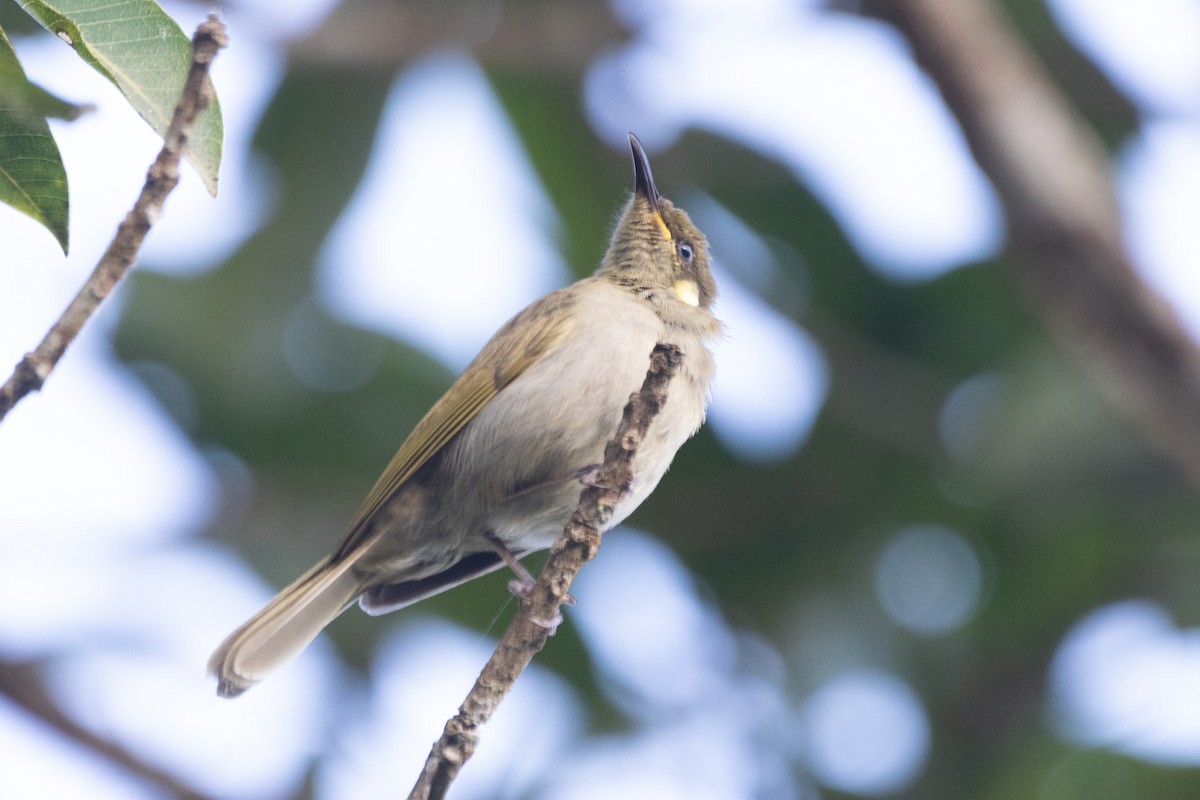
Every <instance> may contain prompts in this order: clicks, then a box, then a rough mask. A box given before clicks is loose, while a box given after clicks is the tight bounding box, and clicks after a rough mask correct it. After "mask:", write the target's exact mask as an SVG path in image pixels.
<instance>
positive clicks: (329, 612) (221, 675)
mask: <svg viewBox="0 0 1200 800" xmlns="http://www.w3.org/2000/svg"><path fill="white" fill-rule="evenodd" d="M355 560H356V559H354V558H353V557H352V556H351V557H348V558H342V559H339V560H338V561H337V562H333V561H332V560H330V559H326V560H325V561H322V562H321V563H320V564H317V565H316V566H315V567H313V568H312V569H310V570H309V571H308V572H307V573H305V574H304V575H302V576H301V577H300V578H299V579H297V580H296V582H295V583H293V584H291V585H290V586H288V587H287V588H286V589H284V590H283V591H281V592H280V593H279V594H278V595H277V596H276V597H275V599H274V600H272V601H271V602H270V603H267V605H266V607H265V608H263V610H262V611H259V612H258V613H257V614H255V615H254V616H253V617H251V618H250V619H249V620H248V621H247V622H246V623H245V624H244V625H242V626H241V627H240V628H238V629H237V630H236V631H234V632H233V633H231V634H229V636H228V637H226V639H225V641H223V642H221V646H220V647H218V648H217V649H216V652H214V653H213V654H212V657H211V658H210V659H209V660H208V673H209V674H210V675H212V676H213V677H215V678H216V679H217V694H219V695H221V696H222V697H237V696H238V695H239V694H241V693H242V692H244V691H246V690H247V689H249V688H250V687H251V686H253V685H254V684H255V683H258V682H259V681H260V680H262V679H263V678H264V677H265V676H266V674H267V673H268V672H270V671H271V670H273V669H275V668H276V667H278V666H281V665H283V664H285V663H287V662H288V661H291V660H292V659H293V658H295V657H296V656H297V655H299V654H300V651H301V650H303V649H304V648H305V647H307V646H308V644H309V643H310V642H311V641H312V640H313V639H315V638H316V637H317V634H318V633H320V632H321V629H322V628H324V627H325V626H326V625H328V624H329V623H330V622H332V621H333V619H334V618H335V617H336V616H337V615H338V614H340V613H342V612H343V611H344V610H346V608H347V607H348V606H349V605H350V604H351V603H353V602H354V600H355V598H357V597H358V595H359V594H360V593H361V592H362V590H363V583H362V579H361V578H359V577H358V576H357V575H356V574H355V570H354V568H353V567H354V562H355Z"/></svg>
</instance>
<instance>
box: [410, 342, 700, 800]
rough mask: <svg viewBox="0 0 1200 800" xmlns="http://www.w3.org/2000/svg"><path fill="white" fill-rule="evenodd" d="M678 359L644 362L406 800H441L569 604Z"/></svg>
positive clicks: (664, 348) (668, 356)
mask: <svg viewBox="0 0 1200 800" xmlns="http://www.w3.org/2000/svg"><path fill="white" fill-rule="evenodd" d="M682 358H683V354H682V353H681V352H680V350H679V348H677V347H675V346H674V345H667V344H659V345H657V346H656V347H655V348H654V350H653V352H652V353H651V354H650V369H649V371H648V372H647V373H646V380H645V382H644V383H643V384H642V388H641V389H640V390H639V391H638V392H637V393H635V394H633V395H631V396H630V398H629V403H628V404H627V405H626V406H625V413H624V416H623V418H622V419H621V425H620V427H618V428H617V433H616V436H614V437H613V439H612V440H611V441H610V442H609V443H608V445H607V447H605V449H604V465H603V466H602V467H601V468H600V471H599V472H598V473H597V475H596V479H595V480H594V481H592V484H594V485H588V486H586V487H585V488H584V490H583V492H582V494H581V495H580V497H579V505H578V506H577V507H576V509H575V513H573V514H572V515H571V519H570V521H569V522H567V525H566V527H565V528H564V529H563V532H562V535H561V536H559V538H558V541H556V542H555V543H554V547H553V548H552V549H551V551H550V559H549V561H547V562H546V566H545V568H543V569H542V573H541V575H539V576H538V580H537V583H536V584H535V585H534V587H533V590H532V591H531V592H530V593H529V596H528V597H527V598H524V599H522V601H521V604H520V608H519V609H518V611H517V615H516V617H514V618H513V621H512V622H511V623H510V624H509V626H508V630H506V631H505V632H504V636H502V637H501V639H500V642H499V643H498V644H497V645H496V650H495V652H494V653H492V657H491V659H489V660H488V663H487V664H486V665H485V666H484V668H483V671H482V672H481V673H480V674H479V678H478V679H477V680H476V681H475V685H474V686H473V687H472V688H471V691H470V693H469V694H467V698H466V700H464V701H463V704H462V706H460V707H459V709H458V713H457V714H456V715H454V716H453V717H451V718H450V720H449V721H448V722H447V723H446V727H445V729H444V730H443V732H442V736H441V738H440V739H438V741H437V742H435V743H434V745H433V749H432V750H431V751H430V753H429V757H428V759H426V761H425V767H424V769H423V770H422V771H421V776H420V778H418V780H417V783H416V786H414V787H413V790H412V793H411V794H409V796H408V797H409V800H441V798H443V797H445V795H446V790H447V789H448V788H449V786H450V784H451V782H452V781H453V780H454V778H455V777H456V776H457V775H458V772H459V770H460V769H461V768H462V765H463V764H464V763H465V762H466V761H467V759H468V758H470V757H471V754H472V753H473V752H474V751H475V745H476V743H477V742H478V740H479V727H480V726H481V725H482V724H483V723H485V722H487V721H488V719H490V718H491V716H492V713H493V712H495V710H496V707H497V706H499V705H500V701H501V700H502V699H504V695H505V694H507V693H508V690H509V689H511V688H512V686H513V684H514V683H515V682H516V680H517V677H518V676H519V675H520V674H521V672H522V671H524V669H525V667H527V666H528V665H529V662H530V661H532V660H533V656H534V655H535V654H536V653H537V652H538V651H539V650H541V649H542V647H543V646H545V644H546V639H547V638H548V637H549V636H550V634H551V633H553V627H554V623H553V622H551V621H552V620H557V619H558V618H559V607H560V606H562V604H563V602H564V601H565V600H566V599H567V598H568V597H569V595H568V594H567V592H568V590H569V589H570V588H571V582H572V581H574V580H575V576H576V575H578V574H579V570H580V568H581V567H582V566H583V563H584V562H585V561H589V560H591V559H592V557H593V556H595V555H596V550H597V548H599V546H600V537H601V532H602V531H603V530H604V527H605V525H606V524H607V522H608V520H609V519H610V518H611V517H612V513H613V507H614V506H615V505H616V503H617V501H618V500H619V499H620V498H621V496H622V495H623V494H625V493H626V492H628V491H629V488H630V487H631V486H632V485H633V469H632V463H633V457H634V454H635V453H636V452H637V449H638V446H639V445H640V444H641V441H642V438H643V437H644V436H645V435H646V430H647V429H648V428H649V427H650V421H651V420H653V419H654V416H655V415H656V414H658V412H659V411H660V410H661V409H662V406H663V404H664V403H665V402H666V399H667V386H668V384H669V383H670V381H671V378H672V377H673V376H674V375H675V372H676V371H677V370H678V369H679V365H680V363H681V361H682Z"/></svg>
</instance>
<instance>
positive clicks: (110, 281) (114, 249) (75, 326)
mask: <svg viewBox="0 0 1200 800" xmlns="http://www.w3.org/2000/svg"><path fill="white" fill-rule="evenodd" d="M227 41H228V37H227V36H226V33H225V26H224V24H222V23H221V21H220V20H219V19H218V18H217V17H216V16H215V15H210V16H209V17H208V19H207V20H205V21H204V22H202V23H201V24H200V27H198V28H197V29H196V33H195V36H193V38H192V67H191V69H190V70H189V71H188V76H187V79H186V81H185V82H184V86H183V94H182V95H181V96H180V98H179V103H178V105H176V106H175V115H174V116H173V117H172V118H171V125H170V127H168V128H167V132H166V133H165V134H164V135H163V147H162V150H160V151H159V153H158V158H156V159H155V160H154V163H153V164H152V165H151V166H150V170H149V171H148V172H147V174H146V183H145V184H144V185H143V186H142V191H141V194H139V195H138V198H137V201H136V202H135V203H134V205H133V209H132V210H131V211H130V212H129V213H128V214H126V215H125V219H124V220H123V221H122V222H121V224H120V225H119V226H118V227H117V233H116V235H115V236H114V237H113V240H112V243H111V244H109V246H108V250H107V251H105V253H104V255H103V256H102V257H101V259H100V262H99V263H98V264H97V265H96V268H95V270H93V271H92V274H91V276H89V277H88V279H87V282H86V283H84V285H83V288H81V289H80V290H79V293H78V294H77V295H75V299H74V300H72V301H71V303H70V305H68V306H67V308H66V310H65V311H63V313H62V316H60V317H59V318H58V321H57V322H55V323H54V325H53V326H52V327H51V328H50V330H49V331H48V332H47V333H46V336H45V338H43V339H42V342H41V344H39V345H38V346H37V348H36V349H35V350H33V351H32V352H30V353H26V354H25V357H24V358H22V359H21V361H20V362H19V363H18V364H17V367H16V369H15V370H14V371H13V374H12V376H11V377H9V379H8V380H7V381H5V383H4V385H3V386H0V420H3V419H4V417H5V415H6V414H8V412H9V411H11V410H12V408H13V406H15V405H16V404H17V403H18V402H20V400H21V398H23V397H25V396H26V395H27V394H29V393H30V392H35V391H37V390H38V389H41V388H42V384H44V383H45V382H46V378H47V377H49V375H50V372H51V371H52V370H53V369H54V367H55V365H57V364H58V361H59V359H61V358H62V356H63V353H64V352H66V349H67V347H68V346H69V345H70V344H71V342H73V341H74V340H75V337H76V336H78V335H79V331H80V330H81V329H82V328H83V326H84V323H86V322H87V321H88V320H89V319H90V318H91V316H92V315H93V314H94V313H95V312H96V309H97V308H99V306H100V303H101V302H103V300H104V298H106V297H108V295H109V294H110V293H111V292H112V290H113V288H114V287H115V286H116V285H117V283H118V282H119V281H120V280H121V278H123V277H124V276H125V274H126V273H127V272H129V270H130V269H131V268H132V267H133V264H134V262H135V261H136V260H137V254H138V250H140V249H141V246H142V241H143V240H144V239H145V238H146V234H147V233H148V232H149V230H150V227H151V226H152V225H153V224H154V222H155V221H156V220H157V219H158V217H159V215H160V214H161V212H162V207H163V203H164V201H166V199H167V195H169V194H170V193H171V190H172V189H174V188H175V185H176V184H177V183H179V159H180V158H181V157H182V156H183V153H184V150H185V149H186V148H187V143H188V141H189V140H190V139H191V136H192V132H193V131H194V130H195V127H196V119H197V118H198V117H199V116H200V112H201V111H203V110H204V109H205V108H207V107H208V106H209V104H210V103H211V102H212V93H213V90H212V84H211V83H210V82H209V80H208V69H209V66H210V65H211V64H212V61H213V59H214V58H215V57H216V54H217V51H218V50H220V49H221V48H222V47H224V46H225V45H226V43H227Z"/></svg>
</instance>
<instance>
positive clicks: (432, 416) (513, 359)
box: [334, 288, 574, 561]
mask: <svg viewBox="0 0 1200 800" xmlns="http://www.w3.org/2000/svg"><path fill="white" fill-rule="evenodd" d="M573 299H574V295H573V293H571V292H570V289H569V288H568V289H562V290H559V291H557V292H554V293H552V294H549V295H546V296H545V297H543V298H541V299H540V300H537V301H535V302H534V303H533V304H531V305H530V306H528V307H527V308H526V309H525V310H524V311H522V312H521V313H519V314H518V315H517V316H515V317H513V318H512V319H511V320H509V321H508V322H507V323H506V324H505V325H504V327H502V328H501V329H500V330H499V331H497V332H496V335H495V336H493V337H492V339H491V341H489V342H488V343H487V345H485V346H484V348H483V350H482V351H481V352H480V353H479V355H478V356H476V357H475V360H474V361H472V362H471V363H470V365H468V366H467V368H466V370H465V371H464V372H463V374H462V375H460V376H459V378H458V380H456V381H455V382H454V384H453V385H452V386H451V387H450V388H449V389H448V390H447V391H446V393H445V394H444V395H442V397H441V399H439V400H438V401H437V402H436V403H434V405H433V408H431V409H429V413H428V414H426V415H425V417H424V418H423V419H422V420H421V421H420V422H418V423H417V426H416V427H415V428H413V430H412V433H410V434H409V435H408V438H407V439H405V440H404V444H402V445H400V450H399V451H397V453H396V455H395V457H394V458H392V461H391V463H390V464H388V466H387V469H385V470H384V471H383V474H382V475H380V476H379V480H378V481H377V482H376V483H375V487H374V488H373V489H371V493H370V494H368V495H367V498H366V500H364V501H363V505H362V507H361V508H360V509H359V511H358V514H357V515H356V516H355V518H354V521H353V523H351V525H350V530H349V533H347V535H346V538H345V540H344V541H343V542H342V544H341V546H340V547H339V548H338V550H337V552H336V553H335V554H334V560H335V561H337V560H339V559H341V558H343V557H345V556H346V555H347V554H349V553H350V552H352V551H353V550H354V549H355V548H357V547H358V545H359V544H360V543H361V542H362V540H363V537H364V536H365V535H366V532H367V525H366V523H367V522H369V521H370V520H371V518H372V517H374V516H375V514H376V513H378V511H379V510H380V508H382V507H383V505H384V504H385V503H386V502H387V501H388V499H389V498H391V497H392V496H393V495H394V494H395V493H396V492H397V491H398V490H399V489H400V487H401V486H403V485H404V483H405V481H407V480H408V479H409V478H411V477H412V476H413V473H415V472H416V471H417V470H418V469H420V468H421V466H422V465H423V464H425V463H426V462H427V461H429V459H430V458H432V457H433V456H434V454H436V453H437V452H438V451H439V450H441V449H442V448H443V447H445V446H446V444H447V443H448V442H449V441H450V440H451V439H453V438H454V435H455V434H457V433H458V432H459V431H461V430H462V429H463V428H464V427H466V425H467V423H469V422H470V421H471V420H472V419H474V418H475V416H476V415H477V414H478V413H479V412H480V411H481V410H482V409H483V408H484V406H486V405H487V404H488V403H489V402H491V400H492V398H494V397H495V396H496V395H497V394H499V393H500V392H501V390H503V389H504V387H506V386H508V384H510V383H512V382H513V381H514V380H516V379H517V377H518V376H519V375H521V373H523V372H524V371H525V370H526V369H528V368H529V367H530V366H531V365H532V364H534V363H536V362H537V361H538V360H539V359H540V358H542V357H543V356H545V355H546V354H547V353H549V352H550V351H552V350H553V349H554V348H556V347H557V346H558V345H559V344H561V343H562V341H563V339H564V338H565V336H566V334H567V332H568V329H569V321H570V318H571V316H572V315H571V313H570V312H571V308H572V306H573V305H574V302H573Z"/></svg>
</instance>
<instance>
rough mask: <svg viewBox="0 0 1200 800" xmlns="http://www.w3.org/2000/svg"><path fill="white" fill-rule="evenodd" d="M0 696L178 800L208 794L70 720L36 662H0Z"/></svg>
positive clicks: (192, 799) (202, 798)
mask: <svg viewBox="0 0 1200 800" xmlns="http://www.w3.org/2000/svg"><path fill="white" fill-rule="evenodd" d="M0 696H3V697H7V698H8V699H9V700H11V701H12V702H13V703H14V704H16V705H17V706H19V707H21V708H23V709H25V711H27V712H29V713H30V714H32V715H34V716H35V717H37V718H38V719H39V720H41V721H42V722H44V723H45V724H46V725H49V726H50V727H51V728H53V729H54V730H56V731H58V732H59V733H60V734H62V735H63V736H66V737H67V738H68V739H71V740H72V741H74V742H76V743H78V744H80V745H83V746H84V747H86V748H87V749H88V750H90V751H92V752H93V753H96V754H98V755H100V756H102V757H104V758H106V759H108V760H109V761H111V762H112V763H114V764H116V765H117V766H119V767H121V768H123V769H125V770H127V771H128V772H129V773H131V774H133V775H136V776H137V777H139V778H142V779H143V780H145V781H148V782H149V783H152V784H154V786H155V787H157V788H158V789H159V790H161V791H162V792H165V793H166V795H167V796H169V797H173V798H178V800H207V798H208V795H204V794H201V793H200V792H197V791H196V790H195V789H192V788H191V787H190V786H187V785H185V784H184V783H182V782H180V781H179V779H178V778H176V777H175V776H173V775H171V774H170V773H168V772H165V771H163V770H161V769H159V768H158V767H155V766H151V765H150V764H147V763H146V762H145V761H142V760H141V759H139V758H138V757H137V756H135V755H134V754H133V753H131V752H130V751H129V750H126V749H125V748H124V747H121V746H120V745H118V744H115V743H113V742H111V741H109V740H108V739H105V738H104V737H102V736H100V735H98V734H96V733H93V732H92V731H90V730H88V729H87V728H85V727H83V726H82V725H80V724H79V723H78V722H76V721H75V720H73V719H72V718H71V717H70V715H68V714H67V712H66V711H65V710H63V708H62V706H60V705H59V704H58V702H57V701H56V700H55V699H54V698H53V697H51V696H50V693H49V692H47V691H46V687H45V685H44V683H43V682H42V678H41V670H40V668H39V667H38V665H37V664H34V663H23V662H15V661H0Z"/></svg>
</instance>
